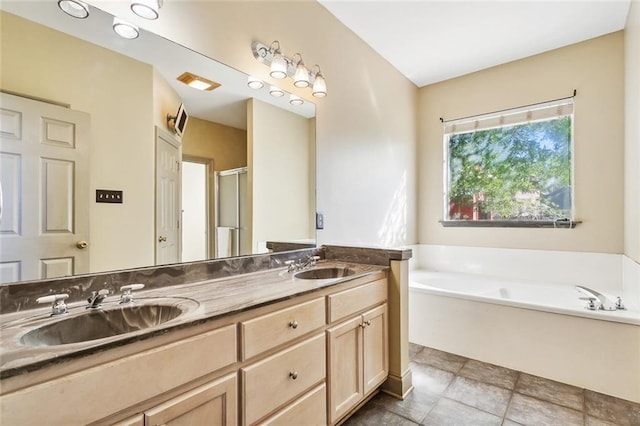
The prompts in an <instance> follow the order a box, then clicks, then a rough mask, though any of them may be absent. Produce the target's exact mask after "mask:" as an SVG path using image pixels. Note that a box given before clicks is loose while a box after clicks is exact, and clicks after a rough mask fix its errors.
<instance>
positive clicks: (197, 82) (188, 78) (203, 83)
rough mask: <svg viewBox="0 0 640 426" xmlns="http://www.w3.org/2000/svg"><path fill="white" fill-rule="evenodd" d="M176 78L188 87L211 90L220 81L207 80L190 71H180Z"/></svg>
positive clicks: (215, 87)
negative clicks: (180, 73)
mask: <svg viewBox="0 0 640 426" xmlns="http://www.w3.org/2000/svg"><path fill="white" fill-rule="evenodd" d="M177 80H178V81H181V82H183V83H184V84H186V85H187V86H189V87H193V88H194V89H198V90H204V91H211V90H213V89H217V88H218V87H220V83H216V82H215V81H211V80H208V79H206V78H204V77H200V76H199V75H195V74H193V73H190V72H185V73H182V75H180V77H178V78H177Z"/></svg>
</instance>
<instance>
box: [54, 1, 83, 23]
mask: <svg viewBox="0 0 640 426" xmlns="http://www.w3.org/2000/svg"><path fill="white" fill-rule="evenodd" d="M58 7H59V8H60V9H62V11H63V12H64V13H66V14H67V15H69V16H73V17H74V18H78V19H84V18H86V17H88V16H89V6H88V5H87V4H86V3H85V2H83V1H80V0H59V1H58Z"/></svg>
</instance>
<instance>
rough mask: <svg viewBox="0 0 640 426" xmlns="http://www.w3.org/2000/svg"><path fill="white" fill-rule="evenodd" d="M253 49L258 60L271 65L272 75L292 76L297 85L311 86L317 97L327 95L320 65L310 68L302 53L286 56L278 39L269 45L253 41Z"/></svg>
mask: <svg viewBox="0 0 640 426" xmlns="http://www.w3.org/2000/svg"><path fill="white" fill-rule="evenodd" d="M251 51H252V52H253V56H254V57H255V58H256V60H257V61H258V62H260V63H261V64H265V65H267V66H268V67H269V75H270V76H271V77H273V78H278V79H282V78H286V77H291V79H293V85H294V86H296V87H300V88H304V87H309V86H311V87H312V89H311V90H312V91H311V94H312V95H313V96H315V97H316V98H324V97H325V96H327V82H326V81H325V79H324V76H323V75H322V73H321V72H320V66H319V65H314V66H313V67H312V68H311V70H309V69H308V68H307V67H306V66H305V64H304V61H303V60H302V55H301V54H300V53H296V54H295V55H293V57H292V58H288V57H286V56H285V55H284V54H283V53H282V51H281V50H280V42H279V41H278V40H275V41H273V42H272V43H271V45H269V46H267V45H266V44H262V43H260V42H257V41H254V42H253V43H251Z"/></svg>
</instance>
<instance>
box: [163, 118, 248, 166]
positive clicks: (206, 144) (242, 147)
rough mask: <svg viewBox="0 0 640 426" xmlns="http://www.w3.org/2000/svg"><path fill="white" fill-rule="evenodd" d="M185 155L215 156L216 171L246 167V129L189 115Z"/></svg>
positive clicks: (184, 137)
mask: <svg viewBox="0 0 640 426" xmlns="http://www.w3.org/2000/svg"><path fill="white" fill-rule="evenodd" d="M176 110H177V107H176ZM182 155H188V156H192V157H200V158H209V159H212V160H213V168H214V170H216V171H221V170H229V169H236V168H238V167H245V166H246V165H247V131H246V130H242V129H236V128H233V127H229V126H225V125H224V124H220V123H213V122H211V121H206V120H201V119H199V118H195V117H193V116H192V117H189V122H188V123H187V128H186V130H185V132H184V136H183V137H182Z"/></svg>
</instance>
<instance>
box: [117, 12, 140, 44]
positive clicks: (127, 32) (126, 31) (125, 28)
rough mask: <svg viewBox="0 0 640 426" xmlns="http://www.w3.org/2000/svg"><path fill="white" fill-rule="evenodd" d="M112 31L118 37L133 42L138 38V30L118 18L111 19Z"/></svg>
mask: <svg viewBox="0 0 640 426" xmlns="http://www.w3.org/2000/svg"><path fill="white" fill-rule="evenodd" d="M113 31H115V32H116V34H118V35H119V36H120V37H122V38H126V39H128V40H133V39H134V38H138V36H140V30H139V29H138V27H137V26H135V25H133V24H130V23H128V22H127V21H125V20H124V19H121V18H118V17H116V16H114V17H113Z"/></svg>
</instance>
